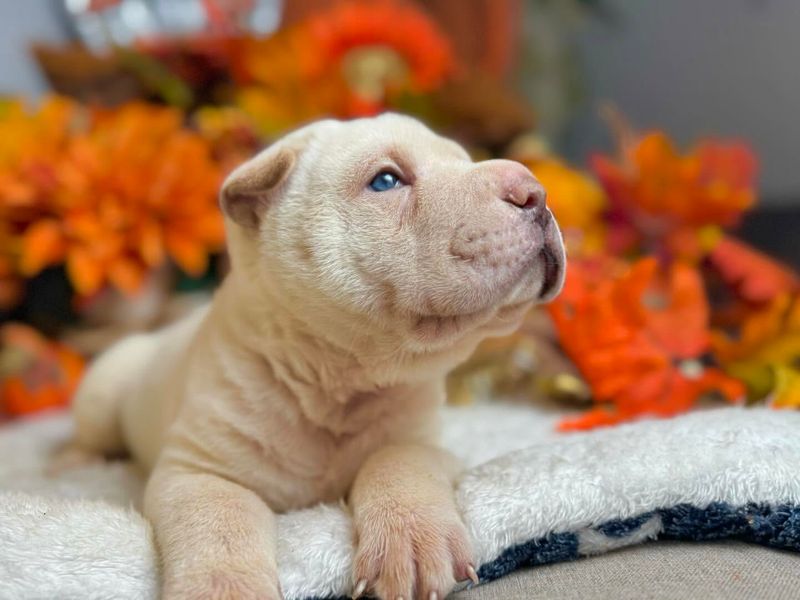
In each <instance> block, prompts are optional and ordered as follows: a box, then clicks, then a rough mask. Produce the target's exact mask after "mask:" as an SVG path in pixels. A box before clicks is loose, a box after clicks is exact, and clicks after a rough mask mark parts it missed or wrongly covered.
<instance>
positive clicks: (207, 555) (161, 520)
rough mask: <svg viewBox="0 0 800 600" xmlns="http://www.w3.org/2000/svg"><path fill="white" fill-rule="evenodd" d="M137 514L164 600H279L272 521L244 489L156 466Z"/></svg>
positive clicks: (207, 476) (196, 473) (260, 502)
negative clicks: (157, 557) (146, 529)
mask: <svg viewBox="0 0 800 600" xmlns="http://www.w3.org/2000/svg"><path fill="white" fill-rule="evenodd" d="M144 512H145V515H146V516H147V517H148V518H149V519H150V521H151V523H152V524H153V528H154V530H155V534H156V541H157V544H158V547H159V551H160V554H161V561H162V566H163V584H162V589H163V594H162V597H163V598H164V600H223V599H224V600H239V599H241V600H280V598H281V594H280V590H279V586H278V569H277V564H276V561H275V545H276V537H275V515H274V514H273V512H272V511H271V510H270V508H269V507H268V506H267V505H266V504H265V503H264V501H263V500H262V499H261V498H259V497H258V496H257V495H256V494H255V493H253V492H252V491H251V490H248V489H247V488H244V487H242V486H240V485H238V484H236V483H233V482H231V481H228V480H227V479H223V478H221V477H217V476H215V475H210V474H207V473H202V472H199V471H191V470H186V469H183V468H178V467H176V466H170V465H159V466H157V467H156V469H155V470H154V472H153V474H152V476H151V478H150V481H149V482H148V484H147V489H146V491H145V503H144Z"/></svg>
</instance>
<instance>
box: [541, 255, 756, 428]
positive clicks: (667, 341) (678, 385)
mask: <svg viewBox="0 0 800 600" xmlns="http://www.w3.org/2000/svg"><path fill="white" fill-rule="evenodd" d="M550 314H551V316H552V318H553V320H554V322H555V325H556V329H557V331H558V333H559V338H560V340H561V344H562V346H563V347H564V349H565V351H566V352H567V354H568V355H569V356H570V358H572V360H573V361H574V362H575V364H576V365H577V367H578V369H579V370H580V372H581V374H582V375H583V376H584V378H585V379H586V381H587V383H588V384H589V386H590V387H591V389H592V393H593V396H594V400H595V402H596V403H597V404H598V406H597V407H596V408H594V409H592V410H590V411H588V412H586V413H584V414H583V415H582V416H580V417H577V418H575V419H567V420H565V421H562V423H561V424H560V428H561V429H562V430H573V429H587V428H592V427H596V426H600V425H611V424H615V423H619V422H621V421H626V420H630V419H633V418H636V417H638V416H643V415H658V416H670V415H674V414H677V413H679V412H682V411H685V410H688V409H689V408H690V407H691V406H692V405H693V404H694V403H695V402H696V401H697V399H698V398H700V397H701V396H703V395H705V394H707V393H709V392H719V393H721V394H722V395H723V396H724V397H725V398H726V399H727V400H729V401H737V400H739V399H740V398H741V397H742V396H743V394H744V388H743V386H742V385H741V384H740V383H739V382H738V381H737V380H735V379H733V378H731V377H728V376H726V375H725V374H724V373H722V372H721V371H720V370H718V369H716V368H713V367H709V366H706V365H705V364H703V362H702V357H703V355H704V353H705V352H706V351H707V350H708V347H709V332H708V314H709V307H708V303H707V301H706V298H705V293H704V290H703V284H702V280H701V279H700V275H699V272H698V271H697V270H695V269H694V268H692V267H690V266H688V265H685V264H680V263H678V264H675V265H673V266H672V267H671V268H670V269H669V270H668V272H666V273H662V272H660V270H659V266H658V263H657V261H656V260H655V259H654V258H645V259H641V260H639V261H637V262H636V263H634V264H633V265H631V266H629V267H627V266H625V265H624V263H621V262H620V261H618V260H614V259H608V260H606V261H601V262H599V263H598V262H597V261H595V263H593V264H592V263H588V264H587V265H586V266H584V265H583V264H582V263H581V262H580V261H578V262H574V263H573V264H572V265H571V267H570V270H569V273H568V276H567V281H566V283H565V287H564V290H563V292H562V294H561V296H560V297H558V298H557V299H556V300H555V301H554V302H553V303H552V304H551V305H550Z"/></svg>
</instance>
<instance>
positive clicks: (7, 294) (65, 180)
mask: <svg viewBox="0 0 800 600" xmlns="http://www.w3.org/2000/svg"><path fill="white" fill-rule="evenodd" d="M0 126H2V127H3V129H4V131H8V132H11V133H10V135H9V136H8V137H7V138H5V139H6V140H11V141H12V142H13V143H14V144H15V146H16V147H15V148H3V149H2V151H0V152H2V158H1V159H0V190H1V192H0V222H2V227H3V243H2V245H0V257H1V258H0V264H2V265H5V273H6V274H7V275H6V277H5V279H4V280H3V282H2V285H3V289H4V292H3V293H2V294H0V296H1V297H2V298H4V299H6V301H7V302H8V303H9V304H10V303H11V302H13V301H14V300H16V299H17V298H18V297H19V294H20V287H21V282H22V280H23V279H26V278H32V277H35V276H36V275H38V274H39V273H40V272H41V271H42V270H44V269H45V268H48V267H52V266H63V267H64V268H65V269H66V272H67V274H68V277H69V281H70V282H71V284H72V286H73V288H74V290H75V292H76V294H77V295H78V296H83V297H86V296H91V295H92V294H95V293H97V292H98V291H99V290H100V289H101V288H102V287H103V286H105V285H107V284H110V285H112V286H114V287H116V288H118V289H119V290H121V291H123V292H125V293H128V294H134V293H135V292H136V291H137V290H139V289H140V287H141V285H142V283H143V281H144V279H145V276H146V274H147V272H148V271H149V270H151V269H155V268H157V267H159V266H160V265H162V264H163V263H164V262H165V261H166V259H167V258H168V257H169V258H171V259H172V260H173V261H174V262H175V263H176V264H177V265H178V266H179V267H180V268H181V269H183V270H184V271H185V272H187V273H189V274H192V275H199V274H202V273H203V272H204V271H205V268H206V263H207V258H208V254H209V253H210V252H215V251H219V250H220V249H221V247H222V243H223V237H224V236H223V229H222V218H221V216H220V214H219V211H218V210H217V206H216V194H217V188H218V185H219V183H220V176H221V171H220V169H219V167H218V165H217V164H216V163H215V162H214V161H213V160H212V158H211V154H210V147H209V144H208V143H207V142H206V141H205V140H204V139H203V138H202V137H201V136H200V135H198V134H197V133H194V132H191V131H189V130H187V129H185V128H184V127H183V125H182V115H181V114H180V113H179V112H178V111H176V110H175V109H171V108H167V107H161V106H154V105H148V104H144V103H131V104H126V105H124V106H122V107H120V108H117V109H113V110H108V109H99V108H96V109H92V108H88V107H82V106H79V105H77V104H75V103H73V102H71V101H69V100H66V99H64V98H60V97H53V98H49V99H47V100H45V101H44V102H43V104H42V105H41V107H40V108H39V109H38V110H36V111H33V112H29V111H28V110H27V109H26V108H25V107H24V106H22V105H21V104H19V103H15V104H13V105H11V106H9V107H7V109H6V110H5V112H4V114H3V115H0ZM10 145H11V143H10V142H9V146H10ZM187 173H192V176H191V177H187V176H186V174H187Z"/></svg>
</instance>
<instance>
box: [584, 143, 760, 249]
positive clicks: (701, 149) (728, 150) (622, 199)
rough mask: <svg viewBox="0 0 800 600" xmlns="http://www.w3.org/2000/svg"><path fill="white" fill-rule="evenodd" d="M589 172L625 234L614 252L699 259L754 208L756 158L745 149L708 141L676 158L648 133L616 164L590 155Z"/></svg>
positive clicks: (676, 154)
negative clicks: (719, 232) (719, 230)
mask: <svg viewBox="0 0 800 600" xmlns="http://www.w3.org/2000/svg"><path fill="white" fill-rule="evenodd" d="M592 166H593V169H594V171H595V173H597V175H598V177H599V178H600V180H601V181H602V183H603V185H604V187H605V188H606V191H607V193H608V195H609V197H610V199H611V204H612V211H611V213H612V214H611V215H610V220H611V223H612V227H616V228H618V229H621V230H622V233H620V234H618V236H619V237H618V238H617V239H618V240H620V241H621V242H622V244H621V246H622V247H617V248H614V250H615V251H616V252H622V251H630V250H631V249H638V250H639V251H643V252H646V251H648V250H653V251H656V252H662V251H667V252H669V253H670V254H673V255H674V254H678V255H682V256H679V257H680V258H694V259H697V258H700V257H702V255H704V254H705V253H706V252H708V251H709V250H710V249H711V248H712V247H713V243H714V242H715V241H716V239H718V235H717V234H716V233H715V231H714V229H715V228H720V227H728V226H731V225H735V224H736V223H737V222H738V220H739V218H740V217H741V215H742V213H743V212H744V211H745V210H747V209H749V208H751V207H752V206H753V204H754V203H755V198H756V195H755V173H756V160H755V158H754V156H753V153H752V152H751V150H750V149H749V148H748V147H747V146H746V145H745V144H743V143H738V142H719V141H712V140H707V141H703V142H702V143H700V144H698V145H697V146H696V147H695V148H693V149H692V150H691V151H690V152H689V153H687V154H680V153H679V152H678V151H677V149H676V148H675V146H674V145H673V143H672V141H671V140H670V139H669V138H668V137H667V136H666V135H665V134H663V133H661V132H651V133H648V134H645V135H643V136H641V138H640V139H639V140H638V141H637V142H636V143H633V144H625V145H623V146H622V148H621V150H620V153H619V156H618V157H616V158H611V157H608V156H603V155H597V156H594V157H593V159H592ZM709 228H710V230H709ZM613 239H614V238H613V236H612V240H613ZM625 246H627V247H625ZM636 246H638V248H636Z"/></svg>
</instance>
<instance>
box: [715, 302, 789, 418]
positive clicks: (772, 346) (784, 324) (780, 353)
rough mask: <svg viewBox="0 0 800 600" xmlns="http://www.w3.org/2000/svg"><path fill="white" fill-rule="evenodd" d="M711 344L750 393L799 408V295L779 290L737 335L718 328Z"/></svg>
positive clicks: (754, 396) (751, 395)
mask: <svg viewBox="0 0 800 600" xmlns="http://www.w3.org/2000/svg"><path fill="white" fill-rule="evenodd" d="M712 344H713V348H714V351H715V354H716V355H717V356H718V357H719V359H720V361H721V362H722V364H723V365H724V367H725V369H726V370H727V371H728V372H730V373H731V374H733V375H734V376H736V377H739V378H741V379H742V380H743V381H745V382H746V383H747V387H748V392H749V396H750V397H751V398H752V399H754V400H757V399H762V398H765V397H770V396H771V401H772V404H773V405H775V406H787V407H788V406H792V407H794V408H800V296H799V295H796V294H795V295H792V294H789V293H782V294H780V295H779V296H777V297H776V298H774V299H773V300H772V302H770V303H769V304H768V305H767V306H766V307H765V308H763V309H760V310H756V311H754V312H752V313H751V314H749V315H748V316H747V317H746V318H745V319H744V321H743V322H742V324H741V326H740V328H739V331H738V336H737V337H736V338H732V337H731V336H730V335H729V334H727V333H724V332H721V331H717V332H714V333H713V336H712Z"/></svg>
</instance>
